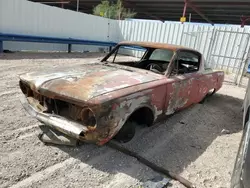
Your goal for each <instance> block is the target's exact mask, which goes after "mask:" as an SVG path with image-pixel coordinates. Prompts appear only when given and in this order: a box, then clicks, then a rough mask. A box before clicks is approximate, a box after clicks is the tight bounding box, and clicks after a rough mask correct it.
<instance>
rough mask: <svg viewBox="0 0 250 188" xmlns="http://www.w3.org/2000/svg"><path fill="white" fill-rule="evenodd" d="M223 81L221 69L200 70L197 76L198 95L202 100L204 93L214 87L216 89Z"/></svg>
mask: <svg viewBox="0 0 250 188" xmlns="http://www.w3.org/2000/svg"><path fill="white" fill-rule="evenodd" d="M223 81H224V72H223V71H212V70H210V71H204V72H202V74H201V76H200V78H199V86H198V87H199V96H200V99H201V100H202V99H203V98H204V97H205V96H206V94H207V93H208V92H209V91H210V90H212V89H215V91H218V90H219V89H220V88H221V87H222V84H223Z"/></svg>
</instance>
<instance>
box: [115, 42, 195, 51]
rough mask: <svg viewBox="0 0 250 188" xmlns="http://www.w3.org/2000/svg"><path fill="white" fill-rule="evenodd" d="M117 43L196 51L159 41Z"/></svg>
mask: <svg viewBox="0 0 250 188" xmlns="http://www.w3.org/2000/svg"><path fill="white" fill-rule="evenodd" d="M119 44H123V45H126V44H127V45H135V46H141V47H145V48H162V49H169V50H173V51H177V50H180V49H182V50H192V51H196V50H194V49H191V48H187V47H184V46H180V45H173V44H167V43H159V42H135V41H122V42H120V43H119Z"/></svg>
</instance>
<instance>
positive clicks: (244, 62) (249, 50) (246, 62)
mask: <svg viewBox="0 0 250 188" xmlns="http://www.w3.org/2000/svg"><path fill="white" fill-rule="evenodd" d="M249 39H250V34H248V42H247V43H246V44H247V45H246V50H247V48H248V52H247V57H246V60H245V61H244V56H245V54H244V55H243V57H242V62H241V66H240V67H239V70H240V69H241V67H242V64H243V67H242V71H241V74H240V80H239V82H238V85H239V86H240V85H241V82H242V78H243V74H244V71H245V69H246V67H247V66H248V62H249V59H250V47H249V45H248V44H249ZM239 72H240V71H239Z"/></svg>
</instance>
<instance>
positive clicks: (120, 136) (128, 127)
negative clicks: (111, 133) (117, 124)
mask: <svg viewBox="0 0 250 188" xmlns="http://www.w3.org/2000/svg"><path fill="white" fill-rule="evenodd" d="M136 126H137V123H135V122H134V121H129V120H128V121H126V123H125V124H124V125H123V126H122V128H121V129H120V131H119V132H118V133H117V134H116V135H115V137H114V139H115V140H117V141H119V142H122V143H126V142H129V141H130V140H132V138H133V137H134V136H135V128H136Z"/></svg>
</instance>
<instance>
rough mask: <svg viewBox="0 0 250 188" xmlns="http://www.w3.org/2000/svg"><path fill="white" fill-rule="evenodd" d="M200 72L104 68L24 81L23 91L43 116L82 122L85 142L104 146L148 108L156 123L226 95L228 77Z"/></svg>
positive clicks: (98, 65) (40, 74)
mask: <svg viewBox="0 0 250 188" xmlns="http://www.w3.org/2000/svg"><path fill="white" fill-rule="evenodd" d="M137 44H139V43H137ZM147 45H150V44H147ZM165 48H170V46H167V45H166V46H165ZM172 48H173V47H171V49H172ZM173 49H175V48H173ZM200 67H201V68H200V70H199V71H197V72H195V73H191V74H187V75H177V76H171V77H168V76H167V75H161V74H156V73H153V72H150V71H148V70H142V69H138V68H133V67H128V66H124V65H118V64H108V65H107V64H105V63H101V62H98V63H92V64H84V65H80V66H79V67H77V68H74V69H72V68H70V69H67V70H64V69H59V70H58V72H54V70H48V71H44V72H42V71H41V72H38V73H29V74H26V75H21V76H20V88H21V89H22V91H23V93H24V94H25V95H26V97H27V98H29V99H30V100H29V101H35V102H33V105H36V106H37V107H39V109H40V111H43V112H46V113H47V114H53V113H54V114H57V115H58V116H63V117H67V118H69V119H70V120H74V121H77V122H81V123H82V124H84V126H85V127H86V130H85V132H84V139H85V141H86V142H94V143H96V144H100V145H102V144H104V143H106V142H108V141H109V140H110V139H111V138H112V137H113V136H114V135H115V134H116V133H117V132H118V131H119V130H120V128H121V127H122V126H123V125H124V123H125V122H126V121H127V120H128V118H129V117H130V116H131V114H133V113H134V112H135V111H136V110H138V109H140V108H142V107H143V108H148V109H150V111H152V113H153V116H154V119H152V120H154V121H156V120H157V119H158V118H159V117H160V116H162V115H170V114H173V113H174V112H175V111H178V110H180V109H183V108H186V107H187V106H190V105H191V104H193V103H197V102H200V101H201V100H202V99H203V97H204V96H206V94H207V93H208V91H209V90H211V89H215V90H216V91H217V90H218V89H220V88H221V86H222V82H223V80H224V73H223V72H221V71H217V72H214V71H210V72H208V71H204V70H203V67H204V66H203V61H202V63H201V66H200ZM166 72H168V70H167V71H166ZM33 99H34V100H33ZM31 103H32V102H31ZM142 117H143V115H142Z"/></svg>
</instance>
